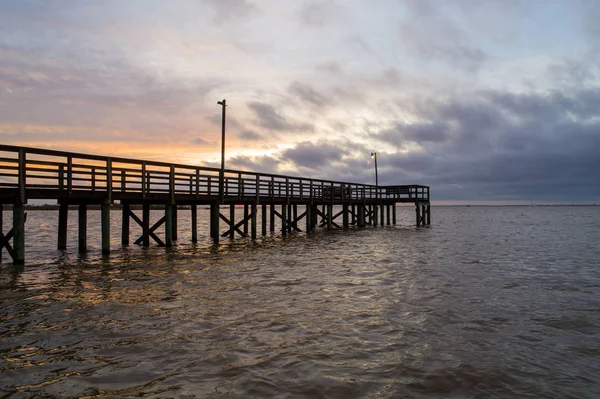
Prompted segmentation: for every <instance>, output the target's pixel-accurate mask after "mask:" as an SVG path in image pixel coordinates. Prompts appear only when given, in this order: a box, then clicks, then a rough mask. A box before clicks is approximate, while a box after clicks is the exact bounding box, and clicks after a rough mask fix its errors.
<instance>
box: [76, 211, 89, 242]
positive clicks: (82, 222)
mask: <svg viewBox="0 0 600 399" xmlns="http://www.w3.org/2000/svg"><path fill="white" fill-rule="evenodd" d="M78 211H79V215H78V216H79V219H78V222H79V223H78V224H79V229H78V233H79V234H78V235H79V237H78V238H79V239H78V249H79V252H86V251H87V204H79V209H78Z"/></svg>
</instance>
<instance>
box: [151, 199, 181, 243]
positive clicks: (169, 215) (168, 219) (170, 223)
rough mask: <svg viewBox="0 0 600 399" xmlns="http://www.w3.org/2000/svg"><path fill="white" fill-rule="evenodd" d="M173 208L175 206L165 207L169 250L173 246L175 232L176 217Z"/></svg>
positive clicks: (166, 237)
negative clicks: (174, 217)
mask: <svg viewBox="0 0 600 399" xmlns="http://www.w3.org/2000/svg"><path fill="white" fill-rule="evenodd" d="M173 208H174V207H173V204H170V203H169V204H166V205H165V246H166V247H167V248H171V247H172V246H173V232H174V231H175V229H174V228H173V227H174V226H173V216H174V215H175V212H173ZM144 224H145V223H144Z"/></svg>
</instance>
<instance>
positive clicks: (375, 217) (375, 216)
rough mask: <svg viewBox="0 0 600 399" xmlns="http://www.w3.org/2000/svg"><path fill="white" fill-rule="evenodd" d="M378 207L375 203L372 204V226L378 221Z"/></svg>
mask: <svg viewBox="0 0 600 399" xmlns="http://www.w3.org/2000/svg"><path fill="white" fill-rule="evenodd" d="M378 211H379V207H378V206H377V205H373V216H371V217H372V218H373V226H375V227H377V222H378V221H379V212H378Z"/></svg>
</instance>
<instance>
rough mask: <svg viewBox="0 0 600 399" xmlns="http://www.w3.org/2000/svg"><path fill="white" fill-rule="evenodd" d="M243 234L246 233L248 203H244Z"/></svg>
mask: <svg viewBox="0 0 600 399" xmlns="http://www.w3.org/2000/svg"><path fill="white" fill-rule="evenodd" d="M244 234H248V204H244Z"/></svg>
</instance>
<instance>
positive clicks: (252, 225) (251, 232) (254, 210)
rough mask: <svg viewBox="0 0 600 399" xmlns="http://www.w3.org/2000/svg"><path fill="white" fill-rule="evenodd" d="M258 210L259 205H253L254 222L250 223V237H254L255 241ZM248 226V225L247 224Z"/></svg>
mask: <svg viewBox="0 0 600 399" xmlns="http://www.w3.org/2000/svg"><path fill="white" fill-rule="evenodd" d="M257 210H258V205H257V204H256V203H253V204H252V209H251V211H252V220H251V221H250V224H251V226H250V235H251V237H252V239H253V240H256V216H257V215H256V213H257ZM246 224H247V223H246Z"/></svg>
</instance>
